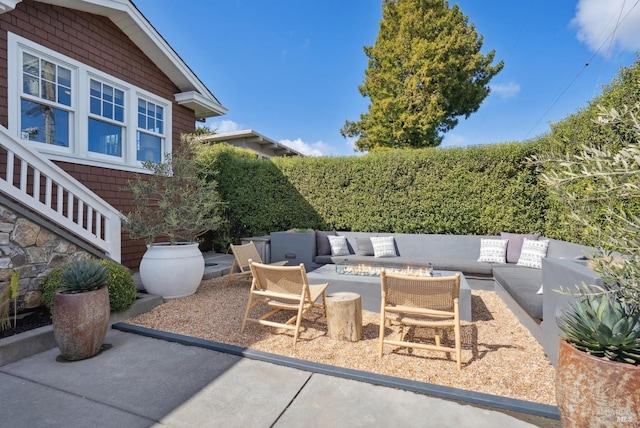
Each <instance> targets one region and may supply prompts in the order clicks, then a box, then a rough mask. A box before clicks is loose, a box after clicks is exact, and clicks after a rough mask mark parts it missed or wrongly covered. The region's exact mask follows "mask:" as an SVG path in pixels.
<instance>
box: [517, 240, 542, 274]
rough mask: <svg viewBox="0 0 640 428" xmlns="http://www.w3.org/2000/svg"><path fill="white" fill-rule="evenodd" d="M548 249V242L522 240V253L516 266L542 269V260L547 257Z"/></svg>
mask: <svg viewBox="0 0 640 428" xmlns="http://www.w3.org/2000/svg"><path fill="white" fill-rule="evenodd" d="M548 248H549V241H548V240H540V241H535V240H532V239H527V238H524V243H523V244H522V252H521V253H520V258H519V259H518V263H517V264H518V266H527V267H532V268H536V269H542V259H543V258H544V257H546V256H547V249H548Z"/></svg>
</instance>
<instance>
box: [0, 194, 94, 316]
mask: <svg viewBox="0 0 640 428" xmlns="http://www.w3.org/2000/svg"><path fill="white" fill-rule="evenodd" d="M89 258H92V256H91V254H89V253H87V252H86V251H84V250H82V249H80V248H78V247H76V246H75V245H74V244H72V243H70V242H69V241H67V240H66V239H64V238H61V237H60V236H58V235H56V234H54V233H53V232H51V231H50V230H48V229H47V228H45V227H43V226H40V225H38V224H36V223H34V222H32V221H31V220H29V219H27V218H25V217H24V216H21V215H20V214H17V213H16V212H14V211H12V210H10V209H9V208H7V207H5V206H3V205H0V290H3V289H4V287H8V286H9V283H10V281H11V275H12V273H13V272H17V273H19V274H20V280H19V296H18V300H17V306H18V311H21V310H23V309H30V308H35V307H38V306H40V305H41V304H42V281H44V278H45V277H46V276H47V275H48V274H49V272H51V270H53V269H55V268H57V267H60V266H62V265H64V264H66V263H69V262H72V261H75V260H83V259H89ZM10 306H11V311H13V302H12V303H11V305H10Z"/></svg>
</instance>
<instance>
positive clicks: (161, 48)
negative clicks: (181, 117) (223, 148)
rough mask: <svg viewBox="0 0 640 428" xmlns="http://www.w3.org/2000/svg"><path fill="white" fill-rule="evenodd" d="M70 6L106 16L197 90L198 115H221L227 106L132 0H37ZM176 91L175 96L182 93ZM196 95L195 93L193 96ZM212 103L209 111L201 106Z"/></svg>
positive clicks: (181, 83)
mask: <svg viewBox="0 0 640 428" xmlns="http://www.w3.org/2000/svg"><path fill="white" fill-rule="evenodd" d="M20 1H21V0H0V7H1V6H2V4H5V3H14V7H15V4H17V3H19V2H20ZM38 1H40V2H42V3H49V4H52V5H56V6H61V7H66V8H69V9H76V10H81V11H83V12H88V13H93V14H96V15H101V16H106V17H107V18H109V19H110V20H111V21H112V22H113V23H114V24H115V25H116V26H118V28H120V30H122V32H123V33H125V34H126V35H127V36H128V37H129V38H130V39H131V40H132V41H133V42H134V43H135V44H136V46H138V47H139V48H140V50H142V51H143V52H144V53H145V55H147V57H149V59H150V60H151V61H153V62H154V63H155V64H156V66H157V67H158V68H159V69H160V70H161V71H162V72H163V73H164V74H165V75H166V76H167V77H168V78H169V79H170V80H171V81H172V82H173V83H174V84H175V85H176V86H177V87H178V88H179V90H180V92H181V93H182V94H185V93H187V94H188V93H191V92H195V93H197V94H198V95H199V97H198V101H197V102H195V101H194V102H191V103H189V104H185V105H187V106H188V107H189V108H192V107H191V105H193V106H196V107H198V108H199V109H198V110H196V109H194V112H195V113H196V117H197V118H206V117H211V116H219V115H222V114H224V113H226V111H227V109H226V108H225V107H223V106H222V104H220V102H219V101H218V99H217V98H216V97H215V96H214V95H213V93H212V92H211V91H210V90H209V88H207V87H206V86H205V84H204V83H202V81H201V80H200V79H199V78H198V76H196V75H195V73H194V72H193V71H192V70H191V69H190V68H189V66H188V65H187V64H186V63H185V62H184V61H183V60H182V58H180V56H179V55H178V54H177V53H176V51H174V50H173V48H172V47H171V46H170V45H169V44H168V43H167V41H166V40H165V39H164V38H163V37H162V36H161V35H160V33H158V31H156V29H155V28H154V27H153V25H151V23H150V22H149V21H148V20H147V18H145V17H144V15H143V14H142V13H141V12H140V11H139V10H138V8H137V7H136V6H135V5H134V4H133V2H131V1H130V0H38ZM181 93H179V94H176V98H177V97H178V96H179V95H181ZM194 98H195V97H194ZM200 104H202V105H204V106H209V107H208V108H209V110H210V111H208V112H207V111H206V108H203V107H202V106H200Z"/></svg>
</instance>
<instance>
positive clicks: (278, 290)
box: [241, 260, 329, 346]
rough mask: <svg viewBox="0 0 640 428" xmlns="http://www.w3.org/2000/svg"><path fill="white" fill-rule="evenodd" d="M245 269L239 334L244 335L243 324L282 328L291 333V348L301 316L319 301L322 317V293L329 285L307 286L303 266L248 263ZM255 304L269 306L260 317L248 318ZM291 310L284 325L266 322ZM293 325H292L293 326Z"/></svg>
mask: <svg viewBox="0 0 640 428" xmlns="http://www.w3.org/2000/svg"><path fill="white" fill-rule="evenodd" d="M249 267H250V269H251V272H252V274H253V280H252V281H251V291H250V292H249V301H248V303H247V310H246V311H245V315H244V319H243V321H242V328H241V332H244V329H245V326H246V323H247V322H255V323H258V324H262V325H266V326H270V327H280V328H286V329H290V330H293V331H294V336H293V344H294V346H295V344H296V342H297V341H298V336H299V334H300V328H301V322H302V317H303V315H304V314H305V312H306V311H308V310H309V309H311V308H312V307H314V306H316V305H317V303H316V301H317V300H318V299H319V298H322V306H323V309H324V313H325V315H326V313H327V309H326V304H325V291H326V289H327V287H328V286H329V284H318V285H310V284H309V280H308V278H307V272H306V270H305V268H304V265H303V264H301V265H300V266H271V265H265V264H262V263H255V262H254V261H253V260H249ZM259 303H267V305H268V306H270V307H272V308H273V309H271V310H270V311H268V312H266V313H264V314H262V316H260V318H250V317H249V313H250V311H251V309H252V308H254V307H256V306H257V305H258V304H259ZM285 310H286V311H295V315H294V316H292V317H291V318H289V320H288V321H287V322H285V323H279V322H276V321H273V320H270V319H269V318H271V317H272V316H273V315H275V314H277V313H278V312H280V311H285ZM294 323H295V325H293V324H294Z"/></svg>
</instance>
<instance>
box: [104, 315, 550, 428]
mask: <svg viewBox="0 0 640 428" xmlns="http://www.w3.org/2000/svg"><path fill="white" fill-rule="evenodd" d="M111 327H112V328H113V329H116V330H119V331H122V332H126V333H133V334H138V335H141V336H146V337H151V338H154V339H160V340H165V341H167V342H175V343H180V344H182V345H186V346H197V347H199V348H204V349H209V350H212V351H217V352H223V353H226V354H231V355H236V356H239V357H245V358H250V359H254V360H259V361H264V362H268V363H272V364H278V365H282V366H287V367H292V368H295V369H299V370H304V371H309V372H312V373H319V374H325V375H329V376H335V377H340V378H345V379H351V380H356V381H359V382H366V383H370V384H373V385H379V386H385V387H390V388H397V389H402V390H405V391H411V392H415V393H419V394H424V395H428V396H431V397H437V398H443V399H447V400H453V401H457V402H461V403H468V404H474V405H479V406H482V407H485V408H488V409H500V410H506V411H510V412H516V413H521V414H527V415H532V416H539V417H543V418H549V419H555V420H559V419H560V413H559V411H558V408H557V407H556V406H551V405H548V404H540V403H534V402H531V401H525V400H518V399H515V398H508V397H501V396H499V395H492V394H486V393H483V392H475V391H467V390H464V389H459V388H452V387H447V386H441V385H434V384H431V383H425V382H419V381H414V380H409V379H402V378H397V377H393V376H386V375H379V374H375V373H369V372H364V371H361V370H353V369H347V368H343V367H336V366H331V365H327V364H320V363H313V362H309V361H304V360H299V359H296V358H290V357H284V356H281V355H276V354H271V353H268V352H263V351H256V350H253V349H249V348H243V347H241V346H236V345H228V344H225V343H220V342H214V341H211V340H205V339H198V338H195V337H191V336H185V335H181V334H175V333H169V332H165V331H160V330H154V329H150V328H147V327H140V326H136V325H133V324H127V323H123V322H119V323H116V324H113V325H112V326H111Z"/></svg>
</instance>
